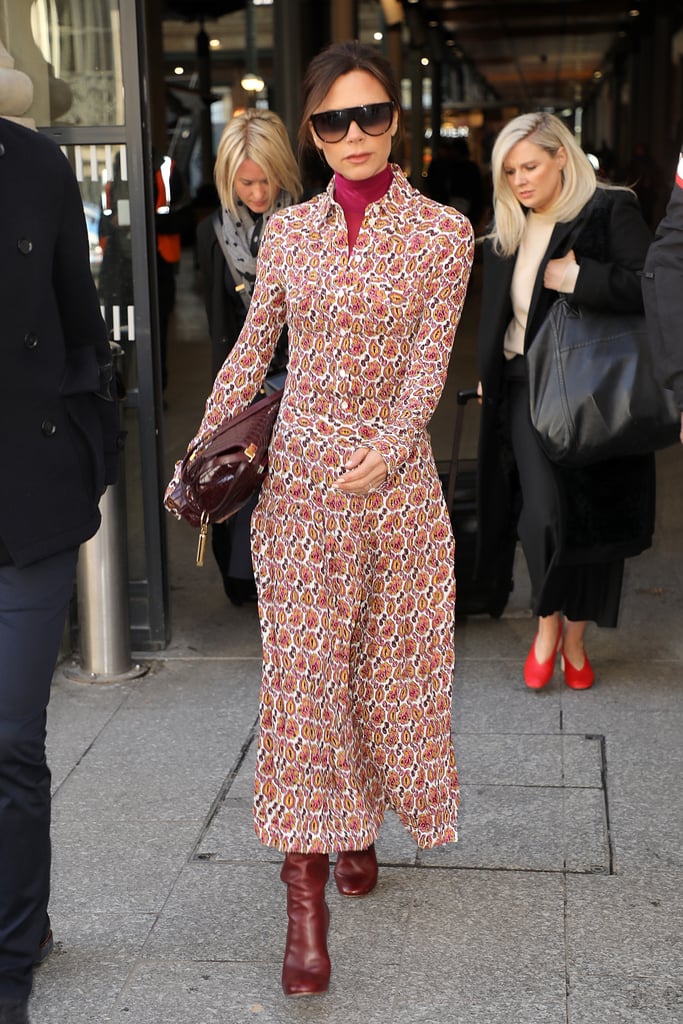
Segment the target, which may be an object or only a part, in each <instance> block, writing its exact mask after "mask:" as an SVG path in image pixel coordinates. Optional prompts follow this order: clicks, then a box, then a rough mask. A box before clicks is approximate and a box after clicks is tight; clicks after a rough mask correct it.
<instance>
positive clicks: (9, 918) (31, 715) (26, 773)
mask: <svg viewBox="0 0 683 1024" xmlns="http://www.w3.org/2000/svg"><path fill="white" fill-rule="evenodd" d="M77 556H78V550H77V549H72V550H69V551H66V552H62V553H61V554H59V555H55V556H53V557H52V558H46V559H44V560H43V561H41V562H38V563H36V564H35V565H31V566H28V567H27V568H24V569H17V568H16V567H15V566H12V565H4V566H0V1001H3V1000H14V999H17V1000H21V999H26V998H28V995H29V993H30V991H31V975H32V970H31V968H32V965H33V962H34V960H35V958H36V954H37V952H38V947H39V945H40V942H41V939H43V938H44V937H45V932H46V927H47V904H48V898H49V895H50V771H49V768H48V766H47V762H46V760H45V722H46V712H47V705H48V701H49V699H50V685H51V682H52V675H53V673H54V667H55V663H56V661H57V657H58V654H59V646H60V643H61V639H62V634H63V631H64V623H65V621H66V614H67V611H68V607H69V599H70V597H71V592H72V590H73V583H74V574H75V570H76V559H77Z"/></svg>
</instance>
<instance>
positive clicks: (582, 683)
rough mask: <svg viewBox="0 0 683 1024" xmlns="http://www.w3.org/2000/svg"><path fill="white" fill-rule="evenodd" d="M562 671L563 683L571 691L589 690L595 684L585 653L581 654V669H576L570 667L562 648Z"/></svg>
mask: <svg viewBox="0 0 683 1024" xmlns="http://www.w3.org/2000/svg"><path fill="white" fill-rule="evenodd" d="M562 671H563V672H564V681H565V683H566V684H567V686H571V688H572V690H589V689H590V687H591V686H592V685H593V683H594V682H595V672H594V671H593V666H592V665H591V663H590V661H589V660H588V655H587V654H586V652H585V651H584V652H583V665H582V666H581V668H576V667H575V666H574V665H572V663H571V661H570V660H569V658H568V657H567V655H566V653H565V651H564V648H563V649H562Z"/></svg>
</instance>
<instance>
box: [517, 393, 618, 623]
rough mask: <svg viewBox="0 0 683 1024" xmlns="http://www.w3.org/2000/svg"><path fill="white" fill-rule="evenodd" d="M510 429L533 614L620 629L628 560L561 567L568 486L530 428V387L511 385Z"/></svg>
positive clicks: (520, 529) (520, 534) (519, 532)
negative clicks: (556, 615)
mask: <svg viewBox="0 0 683 1024" xmlns="http://www.w3.org/2000/svg"><path fill="white" fill-rule="evenodd" d="M508 428H509V431H510V439H511V441H512V449H513V453H514V456H515V462H516V464H517V472H518V474H519V482H520V488H521V492H522V509H521V513H520V517H519V522H518V525H517V532H518V534H519V539H520V542H521V544H522V549H523V551H524V557H525V558H526V563H527V566H528V569H529V578H530V580H531V591H532V610H533V612H534V614H535V615H552V614H553V613H554V612H563V613H564V614H565V615H566V616H567V617H568V618H569V619H572V620H573V621H576V622H580V621H584V620H587V621H590V622H596V623H597V624H598V625H599V626H616V624H617V618H618V615H619V602H620V598H621V585H622V579H623V575H624V560H623V559H614V560H612V561H604V562H595V563H587V564H586V563H575V564H562V558H561V553H560V552H559V551H558V549H557V548H558V542H559V541H561V538H562V537H563V534H564V520H565V518H566V511H565V509H566V502H565V498H564V495H563V490H562V488H563V487H564V486H567V485H566V476H567V474H565V479H564V482H563V479H561V478H560V476H559V474H558V473H556V472H555V467H554V466H553V464H552V463H551V462H550V460H549V459H548V457H547V456H546V454H545V452H544V451H543V449H542V447H541V444H540V442H539V440H538V438H537V437H536V434H535V432H534V428H533V427H532V425H531V417H530V415H529V386H528V384H527V382H526V380H525V379H520V378H513V379H511V380H509V381H508Z"/></svg>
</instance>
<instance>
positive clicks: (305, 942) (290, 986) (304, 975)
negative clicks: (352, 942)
mask: <svg viewBox="0 0 683 1024" xmlns="http://www.w3.org/2000/svg"><path fill="white" fill-rule="evenodd" d="M329 876H330V859H329V857H328V856H327V854H326V853H288V854H287V855H286V856H285V862H284V864H283V865H282V871H281V872H280V878H281V879H282V881H283V882H284V883H285V884H286V886H287V918H288V921H289V924H288V927H287V943H286V946H285V958H284V963H283V965H282V988H283V990H284V993H285V995H286V996H315V995H319V994H320V993H321V992H326V991H327V988H328V986H329V983H330V957H329V954H328V952H327V929H328V927H329V923H330V912H329V910H328V908H327V904H326V903H325V886H326V884H327V880H328V878H329Z"/></svg>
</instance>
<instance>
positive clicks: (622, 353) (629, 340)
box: [526, 295, 681, 466]
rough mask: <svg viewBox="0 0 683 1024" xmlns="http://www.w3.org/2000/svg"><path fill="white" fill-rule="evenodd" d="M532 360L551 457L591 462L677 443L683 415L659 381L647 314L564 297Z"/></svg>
mask: <svg viewBox="0 0 683 1024" xmlns="http://www.w3.org/2000/svg"><path fill="white" fill-rule="evenodd" d="M526 359H527V370H528V377H529V402H530V413H531V422H532V424H533V426H534V429H535V430H536V433H537V434H538V437H539V439H540V441H541V444H542V446H543V448H544V450H545V452H546V455H547V456H548V458H549V459H551V460H552V461H553V462H556V463H558V464H561V465H566V466H586V465H590V464H591V463H595V462H600V461H602V460H604V459H610V458H615V457H617V456H624V455H638V454H644V453H646V452H652V451H657V450H658V449H660V448H666V447H668V446H669V445H672V444H676V442H677V441H678V439H679V435H680V430H681V416H680V412H679V411H678V409H677V408H676V404H675V402H674V398H673V393H672V392H671V391H668V390H666V389H665V388H663V387H662V386H661V385H660V384H659V383H658V382H657V380H656V378H655V374H654V369H653V365H652V357H651V354H650V344H649V339H648V333H647V326H646V322H645V317H644V316H640V315H638V314H634V313H623V314H622V313H609V312H603V311H598V310H593V309H589V308H586V307H583V306H578V305H576V304H575V303H574V302H572V300H571V297H570V296H566V295H560V296H559V298H558V299H556V300H555V302H554V303H553V305H552V307H551V308H550V311H549V313H548V316H547V317H546V319H545V320H544V322H543V324H542V325H541V327H540V329H539V331H538V333H537V334H536V336H535V337H534V340H533V342H532V344H531V346H530V347H529V351H528V352H527V357H526Z"/></svg>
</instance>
